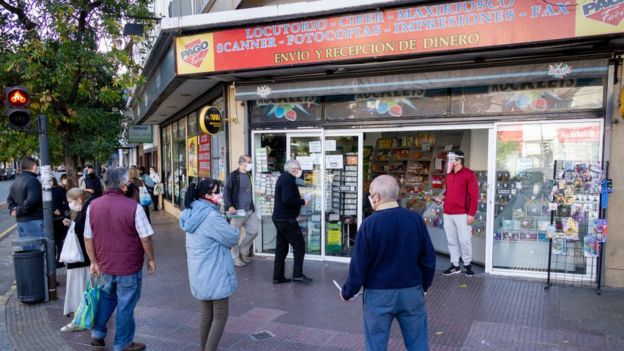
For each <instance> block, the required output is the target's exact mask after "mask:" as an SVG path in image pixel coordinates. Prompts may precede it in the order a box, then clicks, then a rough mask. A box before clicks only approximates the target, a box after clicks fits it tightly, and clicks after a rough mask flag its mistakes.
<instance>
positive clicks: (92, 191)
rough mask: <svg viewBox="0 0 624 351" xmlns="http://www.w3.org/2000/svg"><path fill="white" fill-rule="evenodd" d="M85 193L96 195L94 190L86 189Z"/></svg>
mask: <svg viewBox="0 0 624 351" xmlns="http://www.w3.org/2000/svg"><path fill="white" fill-rule="evenodd" d="M85 191H86V192H88V193H91V194H93V193H95V190H93V189H85Z"/></svg>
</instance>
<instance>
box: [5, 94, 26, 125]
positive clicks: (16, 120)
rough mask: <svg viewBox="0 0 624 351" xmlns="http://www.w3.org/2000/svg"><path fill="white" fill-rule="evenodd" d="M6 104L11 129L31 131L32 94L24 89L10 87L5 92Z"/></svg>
mask: <svg viewBox="0 0 624 351" xmlns="http://www.w3.org/2000/svg"><path fill="white" fill-rule="evenodd" d="M5 102H6V112H7V117H9V128H11V129H30V128H31V122H30V121H31V113H30V109H29V108H28V107H29V105H30V94H29V93H28V90H26V89H24V88H22V87H9V88H6V90H5Z"/></svg>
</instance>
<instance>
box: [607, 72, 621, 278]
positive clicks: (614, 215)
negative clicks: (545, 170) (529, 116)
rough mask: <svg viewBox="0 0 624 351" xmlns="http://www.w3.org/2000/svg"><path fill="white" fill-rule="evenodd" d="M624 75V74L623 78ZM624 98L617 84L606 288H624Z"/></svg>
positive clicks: (611, 162) (610, 170) (612, 136)
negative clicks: (623, 112) (623, 106)
mask: <svg viewBox="0 0 624 351" xmlns="http://www.w3.org/2000/svg"><path fill="white" fill-rule="evenodd" d="M623 76H624V75H623ZM619 96H620V89H619V85H618V84H616V85H614V89H613V97H614V99H613V100H614V101H613V104H614V108H613V110H614V112H613V122H614V123H613V124H612V125H611V128H612V134H611V145H610V147H611V160H610V163H609V164H610V166H609V177H610V178H611V179H613V193H611V194H610V196H609V208H608V210H607V219H608V220H609V236H608V237H607V245H606V250H605V285H606V286H609V287H614V288H615V287H617V288H622V287H624V264H623V263H622V256H623V255H624V230H622V229H621V228H624V216H623V215H622V209H623V208H624V168H622V165H623V164H624V152H622V150H624V119H623V118H622V116H620V112H619V111H620V109H619V106H618V100H619V99H618V97H619Z"/></svg>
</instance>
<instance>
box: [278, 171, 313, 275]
mask: <svg viewBox="0 0 624 351" xmlns="http://www.w3.org/2000/svg"><path fill="white" fill-rule="evenodd" d="M301 174H302V170H301V165H300V164H299V161H297V160H288V161H286V164H285V165H284V173H282V175H280V177H279V178H278V179H277V183H275V205H274V209H273V223H275V228H276V229H277V236H276V238H275V262H274V267H273V283H274V284H281V283H288V282H290V281H291V280H290V279H289V278H286V276H285V275H284V260H285V259H286V255H288V244H290V245H292V247H293V258H294V262H293V273H292V280H294V281H296V282H301V283H307V282H311V281H312V279H311V278H308V277H306V276H305V275H304V274H303V257H304V255H305V240H304V239H303V234H302V233H301V228H299V222H297V217H299V212H300V211H301V206H305V205H307V204H308V200H304V199H303V198H301V195H300V194H299V188H298V187H297V182H296V180H297V178H299V177H301Z"/></svg>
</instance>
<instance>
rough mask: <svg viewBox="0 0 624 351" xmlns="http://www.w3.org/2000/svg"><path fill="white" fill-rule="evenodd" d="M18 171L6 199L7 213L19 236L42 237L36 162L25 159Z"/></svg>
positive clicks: (41, 214) (40, 203)
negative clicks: (14, 220) (14, 223)
mask: <svg viewBox="0 0 624 351" xmlns="http://www.w3.org/2000/svg"><path fill="white" fill-rule="evenodd" d="M20 169H21V173H20V174H19V175H18V176H17V177H16V178H15V180H14V181H13V184H11V189H10V190H9V196H8V197H7V204H8V207H9V213H10V214H11V216H13V217H15V219H16V221H17V232H18V234H19V236H39V237H44V236H45V232H44V230H43V200H42V198H41V183H40V182H39V180H38V179H37V161H36V160H35V159H33V158H31V157H26V158H25V159H23V160H22V161H21V163H20ZM29 248H30V247H25V249H29Z"/></svg>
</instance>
